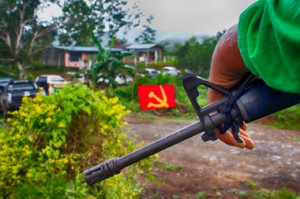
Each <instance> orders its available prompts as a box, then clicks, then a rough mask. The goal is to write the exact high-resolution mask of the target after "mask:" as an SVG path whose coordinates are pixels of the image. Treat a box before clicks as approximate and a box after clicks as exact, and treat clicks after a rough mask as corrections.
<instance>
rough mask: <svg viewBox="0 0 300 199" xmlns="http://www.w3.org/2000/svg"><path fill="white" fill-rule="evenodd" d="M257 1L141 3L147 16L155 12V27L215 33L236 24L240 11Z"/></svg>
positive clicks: (147, 0) (164, 0) (158, 0)
mask: <svg viewBox="0 0 300 199" xmlns="http://www.w3.org/2000/svg"><path fill="white" fill-rule="evenodd" d="M255 1H256V0H139V7H140V9H141V11H142V12H143V13H144V14H145V15H146V16H149V15H153V16H154V20H153V22H152V24H151V27H152V28H154V29H157V30H168V31H169V30H173V31H174V30H176V31H178V30H180V31H186V32H190V33H193V34H197V35H198V34H208V35H215V34H216V33H217V32H218V31H222V30H224V29H228V28H229V27H230V26H232V25H233V24H236V23H237V21H238V18H239V15H240V13H241V12H242V11H243V10H244V9H245V8H247V7H248V6H249V5H251V4H252V3H253V2H255ZM129 2H130V1H129Z"/></svg>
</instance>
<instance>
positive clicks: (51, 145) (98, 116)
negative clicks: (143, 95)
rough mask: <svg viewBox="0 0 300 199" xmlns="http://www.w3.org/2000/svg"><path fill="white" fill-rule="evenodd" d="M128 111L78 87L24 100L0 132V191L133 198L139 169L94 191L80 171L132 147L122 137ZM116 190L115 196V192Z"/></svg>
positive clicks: (21, 194) (5, 193)
mask: <svg viewBox="0 0 300 199" xmlns="http://www.w3.org/2000/svg"><path fill="white" fill-rule="evenodd" d="M127 113H128V110H126V108H125V107H124V106H123V105H121V104H119V102H118V99H117V98H107V97H106V96H105V95H104V94H103V93H101V92H94V91H92V90H91V89H89V88H88V87H86V86H83V85H82V84H76V85H67V86H66V87H65V88H63V89H62V90H60V92H59V93H57V94H53V95H50V96H42V95H38V96H36V98H24V100H23V102H22V105H21V107H20V109H19V110H18V111H15V112H13V113H12V114H13V117H12V118H9V119H8V121H7V122H8V125H7V126H5V127H2V128H1V131H0V162H1V163H0V173H1V175H0V193H1V196H3V197H6V196H8V195H10V196H11V197H13V198H40V197H42V198H89V197H90V198H124V197H125V198H136V197H137V195H138V194H139V192H140V191H141V185H139V184H133V180H134V179H135V178H136V176H137V175H139V174H141V173H142V170H141V167H146V168H149V167H150V166H151V163H150V162H149V161H142V162H140V163H139V164H137V165H135V166H133V167H130V168H128V171H127V175H125V174H124V173H122V174H119V175H117V176H116V177H114V178H111V179H109V180H107V181H105V182H103V183H98V184H96V185H94V186H93V187H90V186H87V184H86V183H85V182H84V181H83V175H82V170H83V169H86V168H90V167H92V166H94V165H96V164H98V163H99V161H103V160H105V159H108V158H111V157H112V156H121V155H124V154H127V153H129V152H130V151H132V150H133V149H134V146H133V143H132V142H130V141H128V140H127V139H126V134H124V133H122V129H123V127H124V124H125V123H124V122H123V121H122V120H121V118H122V117H123V116H124V115H125V114H127ZM116 190H118V192H117V191H116Z"/></svg>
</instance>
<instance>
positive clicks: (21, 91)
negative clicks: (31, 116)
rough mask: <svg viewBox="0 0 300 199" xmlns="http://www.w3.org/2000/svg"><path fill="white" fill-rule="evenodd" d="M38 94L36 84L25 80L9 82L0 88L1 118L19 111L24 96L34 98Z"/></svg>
mask: <svg viewBox="0 0 300 199" xmlns="http://www.w3.org/2000/svg"><path fill="white" fill-rule="evenodd" d="M38 92H39V88H38V86H37V84H36V83H35V82H33V81H27V80H18V81H10V82H9V83H8V84H6V85H5V86H0V93H1V95H0V109H1V111H2V113H3V116H4V117H7V112H8V111H14V110H17V109H19V107H20V106H21V103H22V98H23V97H24V96H27V97H35V96H36V94H37V93H38Z"/></svg>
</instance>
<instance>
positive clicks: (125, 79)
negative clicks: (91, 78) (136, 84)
mask: <svg viewBox="0 0 300 199" xmlns="http://www.w3.org/2000/svg"><path fill="white" fill-rule="evenodd" d="M101 75H102V74H101V73H99V77H100V78H98V80H97V83H98V84H103V81H104V82H105V84H108V83H109V79H104V78H102V77H101ZM132 80H133V79H132V77H131V76H129V75H125V74H118V75H117V76H116V77H115V81H116V83H117V85H126V84H128V83H130V82H132Z"/></svg>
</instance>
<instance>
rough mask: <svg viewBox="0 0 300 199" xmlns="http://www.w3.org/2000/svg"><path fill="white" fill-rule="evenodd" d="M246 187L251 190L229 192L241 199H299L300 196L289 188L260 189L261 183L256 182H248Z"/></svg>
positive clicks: (232, 190)
mask: <svg viewBox="0 0 300 199" xmlns="http://www.w3.org/2000/svg"><path fill="white" fill-rule="evenodd" d="M246 185H247V186H248V188H249V189H250V190H242V191H239V190H237V189H231V190H229V193H232V194H234V195H236V196H238V197H239V198H244V197H251V198H254V199H269V198H272V199H282V198H288V199H299V197H300V196H299V195H297V193H295V192H294V191H292V190H290V189H287V188H281V189H279V190H269V189H265V188H259V186H260V183H259V182H254V181H248V182H246Z"/></svg>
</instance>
